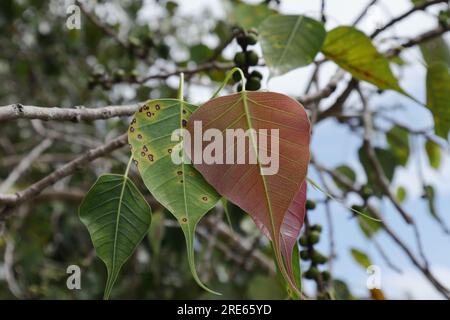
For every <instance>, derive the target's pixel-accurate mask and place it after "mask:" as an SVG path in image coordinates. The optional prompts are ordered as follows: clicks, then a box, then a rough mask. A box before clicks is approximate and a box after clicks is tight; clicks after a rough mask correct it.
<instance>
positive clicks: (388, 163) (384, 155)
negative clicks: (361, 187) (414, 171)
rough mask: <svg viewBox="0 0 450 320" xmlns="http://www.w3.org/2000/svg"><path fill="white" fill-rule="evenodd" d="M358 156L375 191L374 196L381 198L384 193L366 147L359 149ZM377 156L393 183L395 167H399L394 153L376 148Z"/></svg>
mask: <svg viewBox="0 0 450 320" xmlns="http://www.w3.org/2000/svg"><path fill="white" fill-rule="evenodd" d="M358 155H359V161H360V162H361V165H362V166H363V168H364V171H365V172H366V176H367V184H368V185H369V186H370V187H371V188H372V189H373V190H374V194H375V195H376V196H380V195H381V194H382V192H381V190H380V188H379V185H378V181H377V176H376V173H375V170H373V167H372V164H371V163H370V162H369V159H368V157H367V154H366V151H365V149H364V146H362V147H361V148H360V149H359V151H358ZM375 155H376V156H377V159H378V161H379V162H380V164H381V167H382V168H383V171H384V174H385V175H386V177H387V178H388V179H389V181H392V178H393V177H394V173H395V167H396V166H397V158H396V157H395V156H394V154H393V152H392V151H390V150H387V149H382V148H378V147H375Z"/></svg>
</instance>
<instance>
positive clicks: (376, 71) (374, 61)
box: [322, 26, 405, 94]
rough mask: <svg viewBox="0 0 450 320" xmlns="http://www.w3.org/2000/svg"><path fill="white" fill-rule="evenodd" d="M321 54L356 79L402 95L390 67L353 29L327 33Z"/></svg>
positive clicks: (373, 47) (368, 41)
mask: <svg viewBox="0 0 450 320" xmlns="http://www.w3.org/2000/svg"><path fill="white" fill-rule="evenodd" d="M322 52H323V54H324V55H325V56H326V57H327V58H328V59H330V60H332V61H334V62H335V63H336V64H338V65H339V66H340V67H341V68H342V69H344V70H347V71H348V72H350V73H351V74H352V75H353V77H355V78H356V79H358V80H363V81H367V82H369V83H372V84H373V85H375V86H377V87H378V88H380V89H383V90H384V89H391V90H395V91H398V92H400V93H402V94H405V92H404V91H403V89H402V88H400V86H399V84H398V81H397V79H396V78H395V76H394V75H393V73H392V71H391V68H390V66H389V61H388V60H387V59H386V58H385V57H384V56H383V55H382V54H380V53H379V52H378V51H377V49H376V48H375V46H374V45H373V44H372V41H371V40H370V38H369V37H368V36H366V35H365V34H364V33H363V32H361V31H359V30H358V29H356V28H354V27H347V26H341V27H337V28H335V29H333V30H331V31H329V32H328V33H327V36H326V38H325V43H324V45H323V48H322Z"/></svg>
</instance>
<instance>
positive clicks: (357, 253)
mask: <svg viewBox="0 0 450 320" xmlns="http://www.w3.org/2000/svg"><path fill="white" fill-rule="evenodd" d="M351 254H352V257H353V259H355V261H356V262H357V263H358V264H359V265H360V266H361V267H363V268H364V269H367V268H368V267H369V266H370V265H371V264H372V262H370V259H369V257H368V256H367V254H365V253H364V252H362V251H361V250H358V249H356V248H352V249H351Z"/></svg>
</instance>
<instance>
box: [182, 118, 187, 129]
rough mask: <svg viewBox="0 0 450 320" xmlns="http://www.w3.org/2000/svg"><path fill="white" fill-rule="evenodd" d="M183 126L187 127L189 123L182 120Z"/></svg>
mask: <svg viewBox="0 0 450 320" xmlns="http://www.w3.org/2000/svg"><path fill="white" fill-rule="evenodd" d="M181 125H182V126H183V127H186V126H187V121H186V120H184V119H183V120H181Z"/></svg>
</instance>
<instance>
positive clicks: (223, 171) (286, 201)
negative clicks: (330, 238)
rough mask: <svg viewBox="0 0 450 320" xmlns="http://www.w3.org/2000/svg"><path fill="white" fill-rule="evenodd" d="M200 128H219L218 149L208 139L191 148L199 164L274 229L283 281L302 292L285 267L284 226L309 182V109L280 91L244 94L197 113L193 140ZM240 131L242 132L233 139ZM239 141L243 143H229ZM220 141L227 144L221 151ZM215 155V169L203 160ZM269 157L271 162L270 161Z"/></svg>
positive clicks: (192, 126) (191, 129)
mask: <svg viewBox="0 0 450 320" xmlns="http://www.w3.org/2000/svg"><path fill="white" fill-rule="evenodd" d="M199 125H200V126H201V128H202V130H203V132H206V130H208V129H215V130H214V132H216V133H217V134H216V135H215V136H214V141H218V147H217V148H211V145H209V143H207V142H205V141H203V145H202V146H201V148H194V146H191V153H190V154H191V158H193V161H194V166H195V167H196V168H197V169H198V170H199V171H200V173H201V174H202V175H203V176H204V177H205V179H206V181H208V182H209V183H210V184H211V185H212V186H214V187H215V188H216V190H217V191H218V192H219V193H220V194H222V195H223V196H224V197H226V198H227V199H229V200H230V201H232V202H233V203H235V204H236V205H238V206H239V207H241V208H242V209H243V210H244V211H245V212H247V213H248V214H250V215H251V216H252V217H253V219H254V220H255V221H259V222H260V223H261V224H263V225H264V226H265V228H266V229H267V230H269V233H270V239H271V240H272V241H273V246H274V251H275V257H276V260H277V262H278V264H279V266H280V269H281V272H282V274H283V277H284V278H285V279H286V281H288V282H289V284H290V285H291V287H292V289H293V290H294V291H295V290H297V289H296V286H295V284H294V282H293V281H292V279H291V277H290V276H289V275H288V272H287V270H286V266H285V265H284V263H283V258H282V245H281V226H282V224H283V221H284V218H285V216H286V213H287V212H288V209H289V207H290V205H291V203H292V201H293V200H294V198H295V196H296V195H297V193H298V191H299V190H300V187H301V186H302V184H303V183H304V180H305V178H306V173H307V168H308V163H309V141H310V124H309V120H308V117H307V115H306V112H305V110H304V108H303V107H302V105H300V104H299V103H298V102H297V101H296V100H293V99H291V98H289V97H287V96H285V95H282V94H279V93H274V92H247V91H242V92H240V93H237V94H233V95H229V96H224V97H220V98H216V99H212V100H210V101H208V102H207V103H205V104H204V105H203V106H201V107H200V108H199V109H197V111H196V112H194V113H193V114H192V116H191V118H190V119H189V122H188V130H189V132H190V133H191V136H192V135H193V134H195V132H196V131H197V130H198V129H197V128H198V126H199ZM227 129H231V130H227ZM249 129H251V130H249ZM237 132H240V133H241V134H239V135H238V136H237V137H236V136H233V137H231V135H234V134H236V133H237ZM224 135H225V136H228V139H226V138H225V137H224ZM256 136H257V137H256ZM277 136H278V137H277ZM230 138H231V139H230ZM236 138H237V139H239V140H241V141H242V140H243V144H242V143H239V141H238V143H232V144H230V143H226V141H224V140H228V141H236ZM262 141H265V142H266V143H261V142H262ZM276 142H279V143H278V144H277V143H276ZM220 143H222V146H223V145H225V146H224V147H223V148H220ZM239 145H241V148H242V145H243V148H245V150H242V149H241V148H238V147H239ZM199 149H200V150H199ZM213 151H214V154H215V155H214V158H215V159H216V160H215V163H214V164H213V165H209V164H207V163H205V162H203V161H197V159H202V156H203V158H205V156H208V155H209V153H211V154H212V152H213ZM192 155H193V157H192ZM262 155H264V158H265V159H264V162H265V164H264V165H263V163H262V162H261V160H262V157H261V156H262ZM237 156H244V157H245V161H241V162H240V163H241V164H237V160H238V159H239V157H237ZM268 157H270V159H271V160H269V161H267V158H268ZM236 158H238V159H236ZM251 158H252V159H253V160H254V161H250V159H251ZM220 159H222V161H221V160H220ZM230 160H231V161H230ZM242 162H245V163H242ZM268 169H269V170H268ZM266 170H268V171H272V172H270V173H269V172H267V171H266ZM264 171H266V172H265V173H266V175H263V174H262V172H264ZM297 291H298V290H297Z"/></svg>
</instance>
